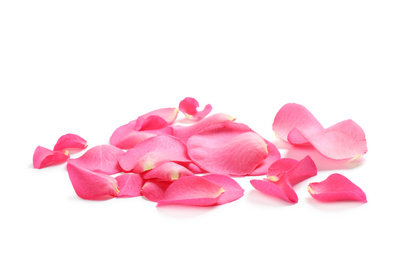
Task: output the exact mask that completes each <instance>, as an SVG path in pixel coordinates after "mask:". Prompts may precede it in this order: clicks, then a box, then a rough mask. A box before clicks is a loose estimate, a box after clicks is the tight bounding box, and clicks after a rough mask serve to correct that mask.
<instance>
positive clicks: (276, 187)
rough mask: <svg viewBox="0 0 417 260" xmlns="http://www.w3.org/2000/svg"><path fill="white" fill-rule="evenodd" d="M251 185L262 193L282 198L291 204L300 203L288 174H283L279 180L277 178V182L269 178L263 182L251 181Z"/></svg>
mask: <svg viewBox="0 0 417 260" xmlns="http://www.w3.org/2000/svg"><path fill="white" fill-rule="evenodd" d="M250 183H251V184H252V186H253V187H254V188H255V189H257V190H259V191H260V192H263V193H266V194H268V195H271V196H274V197H278V198H281V199H283V200H285V201H288V202H290V203H297V202H298V196H297V193H295V191H294V189H293V187H292V186H291V184H290V182H289V181H288V178H287V175H286V174H282V175H281V176H280V177H279V178H276V179H275V181H271V180H270V179H269V178H268V179H263V180H251V181H250Z"/></svg>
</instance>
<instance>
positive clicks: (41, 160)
mask: <svg viewBox="0 0 417 260" xmlns="http://www.w3.org/2000/svg"><path fill="white" fill-rule="evenodd" d="M69 158H70V157H69V155H68V151H65V152H61V151H52V150H49V149H48V148H45V147H42V146H38V147H36V149H35V152H34V153H33V168H35V169H41V168H45V167H48V166H52V165H57V164H61V163H64V162H66V161H67V160H68V159H69Z"/></svg>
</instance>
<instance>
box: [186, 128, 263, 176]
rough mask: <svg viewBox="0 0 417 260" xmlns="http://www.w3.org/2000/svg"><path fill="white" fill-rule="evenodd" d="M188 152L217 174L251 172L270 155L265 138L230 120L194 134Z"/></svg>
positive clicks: (189, 141) (192, 157)
mask: <svg viewBox="0 0 417 260" xmlns="http://www.w3.org/2000/svg"><path fill="white" fill-rule="evenodd" d="M187 147H188V154H189V155H190V157H191V159H192V160H193V162H194V163H195V164H197V165H198V166H200V167H201V168H202V169H204V170H206V171H208V172H211V173H218V174H226V175H234V176H243V175H249V174H251V173H252V172H253V171H254V170H255V169H256V167H257V166H258V165H259V164H260V163H261V162H262V161H263V160H264V159H265V158H266V157H267V155H268V149H267V144H266V143H265V141H264V139H263V138H262V137H260V136H259V135H258V134H256V133H255V132H253V131H251V130H250V129H249V128H248V127H247V126H245V125H243V124H238V123H235V122H228V123H223V124H217V125H214V126H211V127H209V128H207V129H205V130H204V131H201V132H199V133H198V134H195V135H193V136H191V137H190V138H189V139H188V142H187Z"/></svg>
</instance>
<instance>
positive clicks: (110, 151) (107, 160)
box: [68, 144, 124, 175]
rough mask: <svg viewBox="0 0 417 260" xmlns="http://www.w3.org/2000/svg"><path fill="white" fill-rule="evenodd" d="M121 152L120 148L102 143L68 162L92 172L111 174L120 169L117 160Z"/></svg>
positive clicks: (122, 152)
mask: <svg viewBox="0 0 417 260" xmlns="http://www.w3.org/2000/svg"><path fill="white" fill-rule="evenodd" d="M123 154H124V151H123V150H122V149H120V148H117V147H115V146H112V145H107V144H103V145H97V146H94V147H92V148H90V149H89V150H88V151H86V152H85V153H84V154H83V155H82V156H80V157H79V158H76V159H69V160H68V162H71V163H72V164H74V165H77V166H79V167H81V168H85V169H87V170H90V171H93V172H98V173H103V174H109V175H111V174H115V173H118V172H121V171H122V169H121V168H120V166H119V161H118V160H119V158H120V156H122V155H123Z"/></svg>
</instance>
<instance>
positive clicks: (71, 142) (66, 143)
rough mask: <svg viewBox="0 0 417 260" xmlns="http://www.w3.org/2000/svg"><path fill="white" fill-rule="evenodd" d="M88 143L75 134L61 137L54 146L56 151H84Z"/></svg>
mask: <svg viewBox="0 0 417 260" xmlns="http://www.w3.org/2000/svg"><path fill="white" fill-rule="evenodd" d="M87 146H88V145H87V141H86V140H84V139H83V138H81V137H80V136H78V135H75V134H66V135H63V136H61V137H60V138H59V139H58V141H57V142H56V144H55V146H54V151H65V150H70V149H74V150H83V149H85V148H86V147H87Z"/></svg>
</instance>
